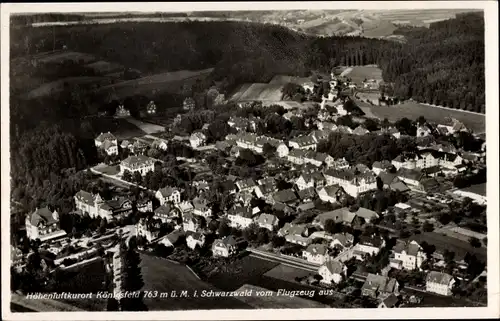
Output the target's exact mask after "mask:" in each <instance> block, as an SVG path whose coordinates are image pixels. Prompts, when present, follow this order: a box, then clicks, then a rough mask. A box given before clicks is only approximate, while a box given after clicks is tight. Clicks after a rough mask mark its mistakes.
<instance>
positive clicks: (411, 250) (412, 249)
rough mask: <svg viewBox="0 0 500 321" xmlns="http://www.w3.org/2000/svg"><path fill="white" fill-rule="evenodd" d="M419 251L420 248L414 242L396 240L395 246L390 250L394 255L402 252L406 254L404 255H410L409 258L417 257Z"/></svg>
mask: <svg viewBox="0 0 500 321" xmlns="http://www.w3.org/2000/svg"><path fill="white" fill-rule="evenodd" d="M420 249H421V248H420V246H419V245H418V243H416V242H415V241H412V242H404V241H401V240H398V241H397V242H396V245H394V247H393V248H392V250H393V251H394V252H395V253H400V254H401V253H403V251H404V252H405V253H406V255H411V256H417V254H418V252H419V251H420Z"/></svg>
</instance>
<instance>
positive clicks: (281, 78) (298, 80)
mask: <svg viewBox="0 0 500 321" xmlns="http://www.w3.org/2000/svg"><path fill="white" fill-rule="evenodd" d="M310 81H311V79H310V78H309V77H294V76H285V75H277V76H274V77H273V79H271V81H270V82H269V84H271V85H277V84H280V85H285V84H287V83H289V82H291V83H294V84H298V85H302V84H304V83H307V82H310Z"/></svg>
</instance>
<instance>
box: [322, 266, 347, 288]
mask: <svg viewBox="0 0 500 321" xmlns="http://www.w3.org/2000/svg"><path fill="white" fill-rule="evenodd" d="M327 264H328V263H327ZM327 264H323V265H322V266H320V267H319V269H318V274H319V275H321V277H322V279H321V282H322V283H326V284H332V283H335V284H338V283H340V282H342V280H343V279H344V277H345V275H346V273H347V267H346V266H345V265H344V264H342V263H340V262H338V263H334V264H341V265H342V272H341V273H338V272H339V271H335V272H333V273H332V271H330V270H329V269H328V267H327Z"/></svg>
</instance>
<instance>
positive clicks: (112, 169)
mask: <svg viewBox="0 0 500 321" xmlns="http://www.w3.org/2000/svg"><path fill="white" fill-rule="evenodd" d="M94 169H95V170H97V171H99V172H101V173H103V174H106V175H116V174H118V173H119V172H120V166H118V165H115V166H108V165H105V164H99V165H97V166H95V167H94Z"/></svg>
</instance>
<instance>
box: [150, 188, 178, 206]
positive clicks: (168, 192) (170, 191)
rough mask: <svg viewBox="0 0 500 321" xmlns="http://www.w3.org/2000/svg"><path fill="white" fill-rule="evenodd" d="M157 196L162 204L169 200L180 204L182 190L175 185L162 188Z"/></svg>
mask: <svg viewBox="0 0 500 321" xmlns="http://www.w3.org/2000/svg"><path fill="white" fill-rule="evenodd" d="M155 197H156V198H157V199H158V200H159V201H160V205H163V204H165V203H167V202H172V203H173V204H179V203H180V202H181V192H180V191H179V190H178V189H176V188H173V187H169V186H167V187H164V188H160V189H159V190H158V191H157V192H156V194H155Z"/></svg>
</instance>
